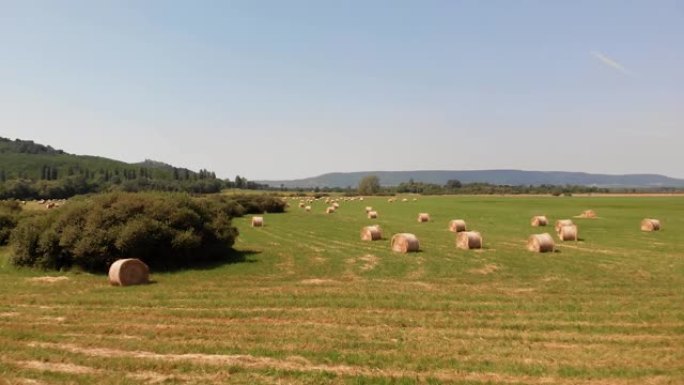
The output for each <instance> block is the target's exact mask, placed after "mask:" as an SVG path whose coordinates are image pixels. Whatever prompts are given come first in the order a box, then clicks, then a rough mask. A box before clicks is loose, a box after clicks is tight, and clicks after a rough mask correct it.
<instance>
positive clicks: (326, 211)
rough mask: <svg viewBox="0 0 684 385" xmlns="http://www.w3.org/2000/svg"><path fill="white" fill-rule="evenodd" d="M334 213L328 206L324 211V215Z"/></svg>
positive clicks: (332, 208) (333, 209)
mask: <svg viewBox="0 0 684 385" xmlns="http://www.w3.org/2000/svg"><path fill="white" fill-rule="evenodd" d="M334 212H335V208H334V207H332V206H330V207H328V208H326V209H325V213H326V214H332V213H334Z"/></svg>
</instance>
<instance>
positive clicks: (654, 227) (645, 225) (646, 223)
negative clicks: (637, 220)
mask: <svg viewBox="0 0 684 385" xmlns="http://www.w3.org/2000/svg"><path fill="white" fill-rule="evenodd" d="M659 230H660V221H659V220H657V219H653V218H645V219H644V220H642V221H641V231H659Z"/></svg>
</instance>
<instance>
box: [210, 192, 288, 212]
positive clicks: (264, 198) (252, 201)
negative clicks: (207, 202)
mask: <svg viewBox="0 0 684 385" xmlns="http://www.w3.org/2000/svg"><path fill="white" fill-rule="evenodd" d="M214 199H216V198H214ZM218 199H220V200H221V201H222V202H224V203H229V202H231V201H233V202H235V203H237V204H239V205H240V206H242V208H243V213H242V214H241V215H244V214H262V213H282V212H285V205H286V203H285V201H284V200H282V199H281V198H279V197H276V196H273V195H265V194H242V195H224V196H220V198H218Z"/></svg>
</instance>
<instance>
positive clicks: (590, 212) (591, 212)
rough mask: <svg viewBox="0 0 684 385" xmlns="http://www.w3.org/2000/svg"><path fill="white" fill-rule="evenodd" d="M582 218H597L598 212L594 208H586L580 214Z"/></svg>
mask: <svg viewBox="0 0 684 385" xmlns="http://www.w3.org/2000/svg"><path fill="white" fill-rule="evenodd" d="M579 217H580V218H596V213H595V212H594V210H584V211H583V212H582V214H580V215H579Z"/></svg>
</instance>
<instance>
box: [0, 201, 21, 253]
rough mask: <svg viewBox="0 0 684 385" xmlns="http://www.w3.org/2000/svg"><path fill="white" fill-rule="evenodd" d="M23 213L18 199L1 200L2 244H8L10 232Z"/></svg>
mask: <svg viewBox="0 0 684 385" xmlns="http://www.w3.org/2000/svg"><path fill="white" fill-rule="evenodd" d="M19 214H21V205H20V204H19V202H18V201H0V245H5V244H7V241H8V240H9V237H10V232H11V231H12V229H14V227H15V226H16V225H17V222H18V221H19Z"/></svg>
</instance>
